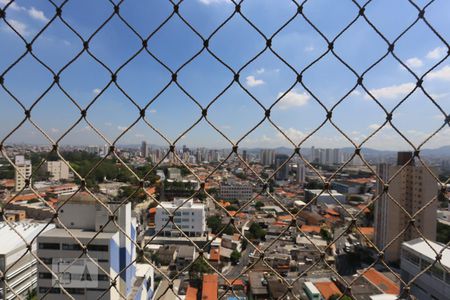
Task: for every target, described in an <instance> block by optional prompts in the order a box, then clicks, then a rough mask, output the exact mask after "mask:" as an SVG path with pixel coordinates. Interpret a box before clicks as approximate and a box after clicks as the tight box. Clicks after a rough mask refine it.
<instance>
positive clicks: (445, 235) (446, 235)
mask: <svg viewBox="0 0 450 300" xmlns="http://www.w3.org/2000/svg"><path fill="white" fill-rule="evenodd" d="M436 228H437V234H436V241H438V242H440V243H443V244H447V243H448V242H449V241H450V226H448V225H445V224H442V223H441V222H437V226H436Z"/></svg>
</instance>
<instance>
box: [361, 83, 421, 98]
mask: <svg viewBox="0 0 450 300" xmlns="http://www.w3.org/2000/svg"><path fill="white" fill-rule="evenodd" d="M415 86H416V85H415V84H414V83H412V82H407V83H402V84H398V85H391V86H387V87H383V88H379V89H371V90H369V92H370V93H371V94H372V95H373V96H374V97H375V98H376V99H389V100H392V99H398V98H400V97H403V96H406V95H407V94H408V93H409V92H411V91H412V90H413V89H414V87H415ZM364 98H365V99H372V98H371V97H370V96H369V95H365V96H364Z"/></svg>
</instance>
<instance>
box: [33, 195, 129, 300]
mask: <svg viewBox="0 0 450 300" xmlns="http://www.w3.org/2000/svg"><path fill="white" fill-rule="evenodd" d="M61 203H64V206H63V207H61V209H59V214H58V216H59V220H60V222H61V223H62V224H64V225H65V226H66V227H67V228H68V229H69V230H70V233H69V232H68V231H67V230H66V229H65V228H62V227H61V226H60V224H57V228H54V229H51V230H49V231H46V232H45V233H43V234H40V235H39V236H38V238H37V243H38V250H37V256H38V257H39V258H40V260H41V261H42V262H43V263H45V264H46V265H47V267H48V268H50V269H51V270H52V271H53V272H54V273H60V272H63V271H64V270H65V268H69V269H68V270H66V271H65V273H67V276H63V277H62V278H60V282H61V284H62V285H63V287H64V288H65V289H66V290H67V291H68V292H69V293H70V294H71V295H72V297H73V298H74V299H77V300H78V299H97V298H99V297H101V298H102V299H120V298H122V297H121V295H120V294H122V295H124V296H125V297H126V296H127V295H128V294H129V293H130V292H131V290H132V287H133V285H134V284H135V263H133V261H134V260H135V258H136V250H135V244H134V243H135V242H136V219H135V218H132V217H131V203H128V204H119V203H115V202H108V201H106V200H103V204H100V203H98V202H97V201H96V200H95V199H94V198H93V197H92V196H90V195H89V194H84V193H82V194H77V195H76V196H75V197H72V198H71V199H70V201H68V202H65V201H61ZM104 206H107V207H109V209H110V210H111V211H113V212H115V213H114V215H115V217H116V218H115V220H114V221H113V222H111V221H110V222H108V220H110V214H109V212H108V210H107V209H106V208H105V207H104ZM80 216H83V217H82V218H80ZM117 226H119V227H120V228H121V230H119V229H118V227H117ZM122 231H123V232H122ZM74 237H75V238H74ZM78 241H79V242H81V243H82V244H83V245H86V244H87V249H88V251H89V257H90V258H92V259H93V260H95V261H96V263H97V264H98V265H99V266H100V267H101V269H100V268H98V267H97V266H96V265H95V264H93V263H92V261H91V260H90V259H85V258H86V257H85V256H82V257H81V259H78V258H79V257H80V254H81V251H82V248H81V246H80V244H79V243H78ZM74 261H75V262H76V263H75V262H74ZM122 270H125V271H123V272H122ZM38 272H39V274H38V289H37V292H38V298H41V297H42V296H44V295H45V294H46V296H45V299H50V300H52V299H61V298H63V297H64V296H63V295H62V291H61V289H60V286H59V285H58V284H55V281H54V280H55V279H54V278H53V277H52V274H51V273H49V272H48V269H47V268H45V267H44V266H43V265H41V264H40V263H39V264H38ZM119 273H120V274H119ZM118 274H119V276H118V277H117V284H116V288H117V290H116V289H115V288H114V289H109V287H110V281H111V279H112V278H115V277H116V276H117V275H118ZM86 278H89V280H88V279H86ZM66 279H67V280H66ZM47 293H48V294H47ZM119 293H120V294H119Z"/></svg>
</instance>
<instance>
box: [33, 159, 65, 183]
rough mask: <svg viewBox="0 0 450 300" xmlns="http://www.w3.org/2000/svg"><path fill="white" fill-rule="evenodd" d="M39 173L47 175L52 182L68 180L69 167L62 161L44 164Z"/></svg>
mask: <svg viewBox="0 0 450 300" xmlns="http://www.w3.org/2000/svg"><path fill="white" fill-rule="evenodd" d="M40 172H42V173H44V174H48V175H49V177H50V180H52V181H60V180H67V179H69V166H68V165H67V164H66V163H65V162H63V161H62V160H57V161H47V162H45V163H44V164H42V167H41V168H40Z"/></svg>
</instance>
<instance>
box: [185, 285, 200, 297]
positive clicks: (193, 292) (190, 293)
mask: <svg viewBox="0 0 450 300" xmlns="http://www.w3.org/2000/svg"><path fill="white" fill-rule="evenodd" d="M197 293H198V290H197V289H196V288H194V287H192V286H189V287H188V288H187V291H186V298H185V300H197Z"/></svg>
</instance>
